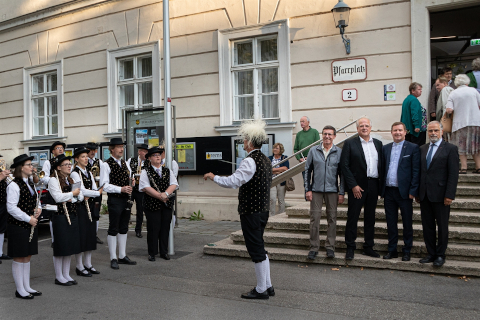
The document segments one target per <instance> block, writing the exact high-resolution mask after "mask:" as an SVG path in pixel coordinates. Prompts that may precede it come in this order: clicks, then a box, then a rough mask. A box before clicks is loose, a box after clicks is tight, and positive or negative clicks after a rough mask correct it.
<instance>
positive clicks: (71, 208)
mask: <svg viewBox="0 0 480 320" xmlns="http://www.w3.org/2000/svg"><path fill="white" fill-rule="evenodd" d="M62 192H63V193H68V192H72V186H71V185H66V186H64V187H62ZM79 203H80V202H78V201H77V202H75V203H73V202H66V205H67V210H68V215H70V216H71V215H77V207H78V204H79ZM56 214H59V215H65V209H64V207H63V203H61V202H57V212H56Z"/></svg>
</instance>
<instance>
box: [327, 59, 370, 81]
mask: <svg viewBox="0 0 480 320" xmlns="http://www.w3.org/2000/svg"><path fill="white" fill-rule="evenodd" d="M365 79H367V60H365V58H359V59H345V60H335V61H333V62H332V80H333V82H343V81H357V80H365Z"/></svg>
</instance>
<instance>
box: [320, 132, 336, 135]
mask: <svg viewBox="0 0 480 320" xmlns="http://www.w3.org/2000/svg"><path fill="white" fill-rule="evenodd" d="M322 135H324V136H334V134H333V133H326V132H324V133H322Z"/></svg>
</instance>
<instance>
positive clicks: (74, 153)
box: [73, 147, 90, 158]
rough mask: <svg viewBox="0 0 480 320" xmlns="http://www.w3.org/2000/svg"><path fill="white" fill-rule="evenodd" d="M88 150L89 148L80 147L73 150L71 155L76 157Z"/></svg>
mask: <svg viewBox="0 0 480 320" xmlns="http://www.w3.org/2000/svg"><path fill="white" fill-rule="evenodd" d="M89 152H90V150H88V149H87V148H84V147H80V148H77V149H75V151H74V152H73V157H74V158H76V157H78V156H79V155H81V154H82V153H89Z"/></svg>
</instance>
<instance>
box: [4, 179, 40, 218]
mask: <svg viewBox="0 0 480 320" xmlns="http://www.w3.org/2000/svg"><path fill="white" fill-rule="evenodd" d="M23 181H25V183H26V184H27V186H28V189H29V190H30V192H31V193H34V192H35V190H33V189H32V187H30V185H29V184H28V180H27V178H23ZM18 201H20V187H19V186H18V184H17V183H16V182H13V181H12V182H10V184H9V185H8V187H7V211H8V213H9V214H10V215H11V216H12V217H14V218H15V219H17V220H19V221H23V222H27V223H28V222H30V218H31V216H29V215H28V214H26V213H25V212H23V211H22V210H21V209H20V208H19V207H18ZM38 207H39V208H42V207H41V205H39V206H38Z"/></svg>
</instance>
